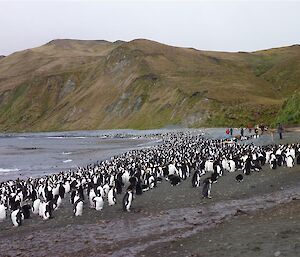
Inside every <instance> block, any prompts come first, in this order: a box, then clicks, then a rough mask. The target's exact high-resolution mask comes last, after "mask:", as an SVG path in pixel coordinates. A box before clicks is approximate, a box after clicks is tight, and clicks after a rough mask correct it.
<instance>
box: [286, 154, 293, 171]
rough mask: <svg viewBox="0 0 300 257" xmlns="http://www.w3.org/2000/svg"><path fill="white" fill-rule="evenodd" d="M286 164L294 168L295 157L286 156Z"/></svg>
mask: <svg viewBox="0 0 300 257" xmlns="http://www.w3.org/2000/svg"><path fill="white" fill-rule="evenodd" d="M286 166H287V167H288V168H293V167H294V159H293V157H292V156H291V155H289V156H288V157H287V158H286Z"/></svg>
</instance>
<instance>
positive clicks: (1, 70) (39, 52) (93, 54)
mask: <svg viewBox="0 0 300 257" xmlns="http://www.w3.org/2000/svg"><path fill="white" fill-rule="evenodd" d="M299 57H300V47H299V46H291V47H285V48H278V49H270V50H266V51H259V52H253V53H222V52H206V51H198V50H195V49H187V48H177V47H171V46H167V45H163V44H160V43H157V42H153V41H149V40H133V41H130V42H122V41H117V42H114V43H111V42H107V41H80V40H54V41H51V42H49V43H48V44H46V45H44V46H41V47H38V48H33V49H29V50H25V51H22V52H17V53H14V54H12V55H9V56H7V57H5V58H1V59H0V130H1V131H50V130H81V129H102V128H143V129H145V128H158V127H164V126H167V125H173V124H177V125H182V126H189V127H191V126H194V127H195V126H241V125H246V124H248V123H259V122H264V123H269V124H270V123H274V122H275V121H276V119H277V114H278V111H279V110H280V109H281V106H282V104H283V103H284V101H285V99H286V97H290V96H291V95H293V94H294V91H295V89H296V88H299V83H300V79H298V78H299V77H300V68H299V67H300V61H299V60H300V58H299ZM291 108H293V107H291Z"/></svg>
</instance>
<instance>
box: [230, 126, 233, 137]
mask: <svg viewBox="0 0 300 257" xmlns="http://www.w3.org/2000/svg"><path fill="white" fill-rule="evenodd" d="M232 134H233V128H230V136H232Z"/></svg>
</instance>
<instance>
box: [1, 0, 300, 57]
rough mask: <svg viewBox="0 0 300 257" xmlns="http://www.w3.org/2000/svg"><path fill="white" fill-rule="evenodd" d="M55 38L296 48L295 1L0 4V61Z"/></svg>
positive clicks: (298, 20)
mask: <svg viewBox="0 0 300 257" xmlns="http://www.w3.org/2000/svg"><path fill="white" fill-rule="evenodd" d="M57 38H76V39H105V40H109V41H115V40H119V39H120V40H125V41H129V40H132V39H135V38H147V39H152V40H155V41H159V42H162V43H165V44H170V45H175V46H184V47H194V48H197V49H203V50H218V51H254V50H259V49H267V48H271V47H278V46H285V45H292V44H299V43H300V1H290V2H289V1H265V2H262V1H242V0H241V1H225V0H224V1H190V2H188V1H170V0H169V1H158V0H156V1H126V0H123V1H102V0H98V1H86V0H85V1H83V0H82V1H70V0H61V1H45V0H39V1H26V0H23V1H13V0H9V1H4V0H0V55H1V54H3V55H8V54H10V53H12V52H15V51H19V50H23V49H27V48H31V47H36V46H39V45H42V44H45V43H46V42H48V41H50V40H52V39H57Z"/></svg>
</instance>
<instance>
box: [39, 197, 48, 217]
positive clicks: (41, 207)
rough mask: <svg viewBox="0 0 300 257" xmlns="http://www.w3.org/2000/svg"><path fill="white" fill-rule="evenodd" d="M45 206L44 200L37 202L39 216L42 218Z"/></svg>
mask: <svg viewBox="0 0 300 257" xmlns="http://www.w3.org/2000/svg"><path fill="white" fill-rule="evenodd" d="M45 208H46V203H45V202H44V201H41V202H40V204H39V216H40V217H41V218H43V215H44V212H45Z"/></svg>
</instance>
